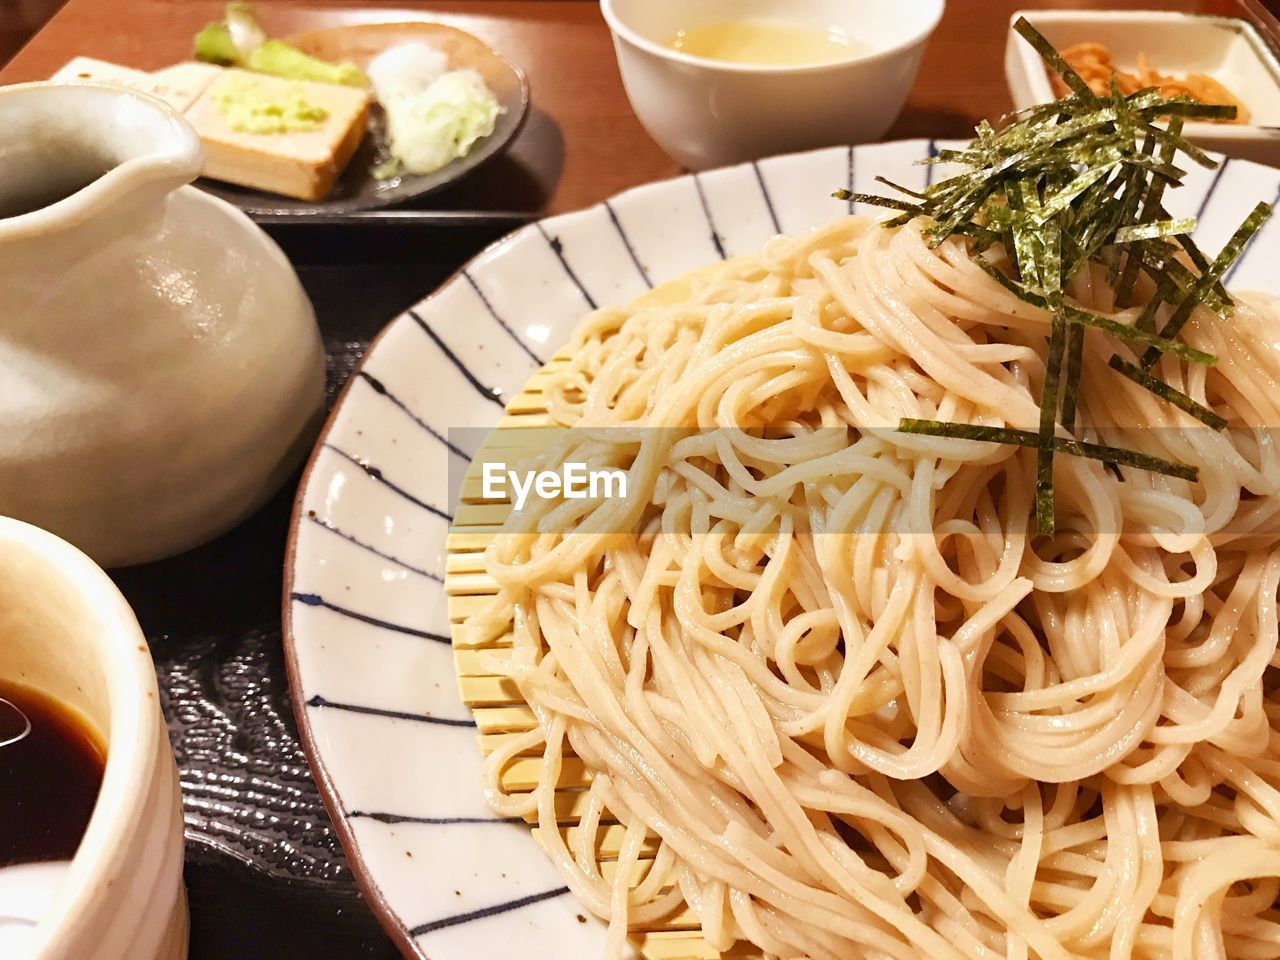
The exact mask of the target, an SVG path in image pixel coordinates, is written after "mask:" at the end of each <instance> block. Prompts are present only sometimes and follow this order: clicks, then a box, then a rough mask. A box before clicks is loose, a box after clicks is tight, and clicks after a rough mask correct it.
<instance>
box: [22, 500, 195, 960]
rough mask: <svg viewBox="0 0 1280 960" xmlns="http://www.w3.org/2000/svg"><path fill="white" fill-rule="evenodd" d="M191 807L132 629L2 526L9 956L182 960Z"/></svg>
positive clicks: (38, 535)
mask: <svg viewBox="0 0 1280 960" xmlns="http://www.w3.org/2000/svg"><path fill="white" fill-rule="evenodd" d="M182 853H183V842H182V799H181V795H180V793H179V790H178V776H177V768H176V766H175V764H174V760H173V753H172V751H171V749H170V747H169V740H168V735H167V732H166V728H165V724H164V718H163V716H162V714H161V711H160V701H159V695H158V691H157V689H156V677H155V667H154V665H153V663H152V660H151V655H150V652H149V651H148V648H147V643H146V639H145V637H144V636H143V634H142V631H141V629H140V628H139V627H138V621H137V619H136V618H135V617H134V615H133V611H131V610H130V609H129V606H128V604H127V603H126V602H125V600H124V598H123V597H122V596H121V595H120V592H119V590H117V589H116V587H115V585H114V584H113V583H112V582H111V580H110V579H109V578H108V577H107V575H106V574H105V573H103V572H102V570H101V569H99V568H98V567H97V566H96V565H95V564H94V563H93V561H91V560H90V559H89V558H88V557H86V556H85V555H84V554H83V553H81V552H80V551H79V550H77V549H75V548H74V547H72V546H71V545H70V544H68V543H66V542H65V541H63V540H60V539H58V538H57V537H55V536H53V535H52V534H49V533H46V532H44V531H42V530H39V529H37V528H36V527H32V526H29V525H28V524H25V523H19V522H18V521H16V520H10V519H7V518H0V957H3V958H4V960H183V958H185V957H186V955H187V905H186V894H185V891H184V889H183V885H182Z"/></svg>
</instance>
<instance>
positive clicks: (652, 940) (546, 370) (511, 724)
mask: <svg viewBox="0 0 1280 960" xmlns="http://www.w3.org/2000/svg"><path fill="white" fill-rule="evenodd" d="M725 266H726V265H720V264H717V265H716V269H718V270H723V269H725ZM727 266H728V268H729V269H732V262H730V263H729V264H728V265H727ZM692 276H693V275H690V276H687V277H682V278H680V279H678V280H675V281H672V282H671V283H670V284H666V285H664V286H662V287H659V288H657V289H656V290H654V291H652V292H650V293H649V294H646V295H645V297H643V298H642V299H641V300H640V301H637V305H643V304H655V303H661V302H669V301H672V300H676V299H680V298H682V297H684V296H686V295H687V292H688V289H689V283H690V280H691V279H692ZM568 360H569V355H568V353H567V352H566V351H565V350H561V351H560V352H559V353H557V354H556V356H555V357H553V358H552V359H551V360H550V361H549V362H548V363H547V364H546V366H544V367H543V368H542V369H541V370H539V371H538V372H537V373H536V374H534V375H533V377H532V378H531V379H530V381H529V382H528V384H526V385H525V388H524V390H523V391H522V392H521V393H520V394H518V395H517V396H515V397H514V398H512V400H511V401H510V402H509V403H508V404H507V413H506V416H505V417H504V418H503V420H502V421H501V422H500V423H499V424H498V427H497V428H495V430H494V432H493V433H491V434H490V435H489V438H488V439H487V440H486V442H485V445H484V447H483V448H482V450H481V452H480V453H479V454H478V455H477V456H476V458H475V460H474V461H473V462H472V466H471V468H469V469H468V471H467V476H466V479H465V480H464V482H463V485H462V490H461V494H460V496H459V502H458V506H457V508H456V509H455V511H454V521H453V526H452V528H451V529H450V532H449V538H448V542H447V550H448V560H447V566H446V572H445V593H446V595H447V596H448V598H449V621H450V623H451V624H455V625H456V624H458V623H461V622H462V621H463V620H465V619H466V618H467V617H468V616H470V614H471V613H473V612H474V611H476V610H477V609H479V608H480V607H481V606H482V605H483V604H485V603H486V602H487V601H488V600H489V598H490V597H492V596H493V595H494V594H495V593H496V592H497V584H496V583H495V582H494V581H493V580H492V579H491V578H490V577H489V576H488V574H487V573H485V569H484V550H485V547H486V546H488V544H489V541H490V539H492V537H493V535H494V534H495V533H496V532H497V530H498V528H499V527H500V526H501V524H502V522H503V521H504V520H505V519H506V516H507V514H508V513H509V512H510V510H511V503H510V501H502V502H499V501H495V500H482V499H481V496H480V494H481V485H480V476H479V469H478V467H477V465H478V464H481V463H484V462H485V461H486V460H489V461H501V462H505V463H514V462H518V461H519V460H520V459H522V457H523V456H528V455H529V454H531V453H532V452H534V450H536V449H537V448H538V447H541V446H542V445H543V444H544V443H545V442H546V440H547V437H548V433H547V431H548V429H552V428H554V427H555V424H554V423H553V422H552V421H551V419H550V417H549V416H548V415H547V412H546V406H545V405H544V403H543V385H544V384H545V383H546V380H547V377H548V376H550V374H551V373H552V372H554V371H556V370H558V369H561V368H563V367H564V365H565V364H566V363H567V362H568ZM510 644H511V638H510V636H506V637H503V638H501V639H499V640H496V641H494V642H492V643H489V644H485V645H484V646H482V647H477V646H465V645H463V644H461V643H459V641H458V637H457V633H456V631H455V633H454V644H453V651H454V654H453V655H454V665H455V667H456V669H457V672H458V686H459V689H460V690H461V693H462V700H463V702H464V703H466V705H467V706H468V707H470V708H471V710H472V712H473V713H474V714H475V719H476V724H477V725H478V727H479V730H480V733H479V737H478V739H479V746H480V749H481V751H483V753H484V754H485V755H486V756H487V755H488V754H489V753H491V752H492V751H493V750H494V749H495V748H496V747H497V746H498V745H499V744H501V743H502V742H503V741H504V740H505V739H506V738H509V737H512V736H515V735H516V734H518V733H521V732H524V731H527V730H529V729H530V728H532V727H533V725H534V717H533V712H532V711H531V710H530V709H529V706H528V704H526V703H525V702H524V700H523V699H522V698H521V696H520V692H519V690H517V689H516V686H515V684H514V683H512V682H511V681H509V680H507V679H506V678H504V677H498V676H494V675H493V673H492V672H491V671H490V670H489V669H487V667H486V664H485V661H486V660H489V661H491V660H492V658H493V657H494V656H500V655H501V653H502V651H503V650H504V649H508V650H509V649H510ZM541 763H542V758H541V756H539V755H537V754H534V755H531V756H525V757H521V758H520V759H518V760H516V761H514V762H513V763H511V764H509V765H508V766H507V769H506V771H505V773H504V774H503V777H502V782H503V784H504V786H505V787H506V788H507V789H508V790H510V791H512V792H519V791H521V790H530V789H532V788H533V786H534V784H535V783H536V782H537V780H538V770H539V767H540V766H541ZM589 777H590V775H589V774H588V773H587V771H585V770H584V769H583V765H582V763H581V761H579V760H578V759H577V758H576V757H569V756H566V759H565V763H564V766H563V768H562V770H561V775H560V784H559V787H558V789H557V791H556V805H557V806H556V810H557V815H558V819H559V827H560V831H561V832H562V833H563V834H564V835H565V836H566V837H567V838H572V837H573V836H574V833H575V831H576V830H577V829H578V820H579V816H580V813H581V809H580V807H581V801H582V799H583V797H584V794H583V792H582V790H583V788H584V787H585V786H586V785H587V784H588V783H589V782H590V779H589ZM477 789H479V785H478V784H477ZM536 819H537V817H536V815H535V816H533V817H530V820H531V822H532V821H536ZM623 832H624V828H623V827H621V826H620V825H618V824H617V823H616V821H614V822H608V821H606V822H605V824H604V825H603V826H602V828H601V830H600V832H599V834H598V838H597V849H598V850H599V851H600V858H601V862H602V867H603V869H604V873H605V876H606V877H610V876H611V872H610V864H611V863H613V862H614V861H616V859H617V856H618V849H619V846H620V845H621V843H622V836H623ZM532 833H533V835H534V837H535V838H536V837H538V835H539V830H538V828H537V827H536V826H535V827H532ZM656 846H657V844H656V841H654V839H653V838H652V837H651V838H650V839H649V840H647V841H646V843H645V849H644V851H643V853H642V855H641V863H640V864H639V869H638V870H637V871H636V874H635V876H633V877H632V878H631V883H632V885H633V886H634V885H635V884H637V883H639V882H640V881H641V880H642V879H643V878H644V875H645V873H646V872H647V870H648V866H649V864H650V863H651V862H652V860H651V858H652V857H653V854H654V852H655V850H656ZM632 942H633V943H634V944H635V945H636V947H637V948H638V949H639V950H640V952H641V953H642V954H643V955H644V956H645V957H647V958H649V960H716V958H720V957H724V958H726V960H728V958H733V960H747V958H752V957H759V956H760V954H759V951H756V950H749V949H744V948H743V947H735V948H734V949H733V950H732V951H730V952H729V953H726V954H721V953H720V952H718V951H716V950H713V949H712V948H711V947H709V946H708V945H707V942H706V940H704V939H703V937H702V931H701V929H700V927H699V924H698V921H697V918H696V917H695V916H694V915H693V914H692V912H691V911H689V910H687V909H685V910H682V911H680V912H679V913H676V914H674V915H672V916H670V917H668V918H667V919H666V921H665V922H664V923H663V924H662V925H661V926H657V927H653V928H651V929H644V930H634V931H633V932H632ZM575 960H577V958H575ZM581 960H594V958H588V957H583V958H581Z"/></svg>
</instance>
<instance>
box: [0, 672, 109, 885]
mask: <svg viewBox="0 0 1280 960" xmlns="http://www.w3.org/2000/svg"><path fill="white" fill-rule="evenodd" d="M28 724H30V730H28V729H27V726H28ZM24 731H26V732H25V734H24ZM104 763H105V757H104V754H103V751H102V749H101V747H100V746H99V745H98V741H97V737H96V736H95V735H94V734H93V733H91V732H90V731H88V730H86V729H85V728H84V727H83V726H82V725H81V723H80V720H79V718H78V717H77V716H75V715H74V714H73V713H71V711H69V710H68V709H67V708H66V707H64V706H62V705H61V704H60V703H58V702H57V701H56V700H52V699H50V698H49V697H46V696H45V695H43V694H41V693H37V692H35V691H33V690H29V689H27V688H26V687H19V686H16V685H12V684H7V683H3V682H0V867H6V866H9V865H11V864H15V863H36V862H40V861H44V860H70V859H71V857H72V856H73V855H74V854H75V852H76V847H78V846H79V845H80V838H81V837H83V836H84V831H85V828H86V827H87V826H88V825H89V817H90V815H91V814H92V813H93V805H94V802H95V801H96V800H97V799H98V790H99V788H100V787H101V786H102V768H103V766H104Z"/></svg>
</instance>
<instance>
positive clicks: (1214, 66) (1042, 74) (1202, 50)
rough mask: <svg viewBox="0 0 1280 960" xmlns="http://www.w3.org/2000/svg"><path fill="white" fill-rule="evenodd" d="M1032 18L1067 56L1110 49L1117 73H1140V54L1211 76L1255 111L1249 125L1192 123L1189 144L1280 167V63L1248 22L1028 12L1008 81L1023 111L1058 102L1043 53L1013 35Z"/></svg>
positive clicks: (1159, 66)
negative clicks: (1081, 46) (1078, 46)
mask: <svg viewBox="0 0 1280 960" xmlns="http://www.w3.org/2000/svg"><path fill="white" fill-rule="evenodd" d="M1023 16H1025V17H1026V18H1027V20H1028V21H1030V23H1031V25H1032V26H1034V27H1035V28H1036V29H1037V30H1039V31H1040V32H1041V33H1043V34H1044V35H1045V37H1046V38H1047V39H1048V40H1049V42H1050V43H1052V44H1053V45H1054V46H1055V47H1056V48H1058V49H1059V50H1062V49H1064V48H1066V47H1069V46H1071V45H1072V44H1075V43H1081V42H1085V41H1095V42H1097V43H1101V44H1103V45H1105V46H1106V47H1107V48H1108V49H1109V50H1110V51H1111V55H1112V59H1113V60H1114V62H1115V64H1116V66H1117V67H1119V68H1120V69H1122V70H1132V69H1134V68H1135V67H1136V64H1137V58H1138V54H1139V53H1145V54H1146V55H1147V57H1148V58H1149V59H1150V62H1151V64H1152V66H1153V67H1154V68H1155V69H1156V70H1158V71H1160V72H1161V73H1164V74H1172V75H1175V76H1184V75H1185V74H1188V73H1205V74H1208V75H1209V76H1212V77H1213V78H1214V79H1216V80H1218V81H1219V82H1220V83H1222V84H1223V85H1224V86H1226V87H1227V89H1228V90H1230V91H1231V92H1232V93H1233V94H1235V96H1236V97H1238V98H1239V99H1240V101H1241V102H1242V103H1243V104H1244V105H1245V106H1246V107H1248V109H1249V112H1250V114H1251V115H1252V119H1251V122H1250V123H1248V124H1228V123H1209V122H1205V121H1191V122H1188V123H1187V124H1186V126H1185V128H1184V130H1183V134H1184V135H1185V136H1186V137H1187V139H1189V140H1191V141H1193V142H1195V143H1197V144H1199V145H1200V146H1202V147H1204V148H1206V149H1209V150H1217V151H1220V152H1222V153H1225V154H1227V155H1228V156H1232V157H1243V158H1245V159H1249V160H1256V161H1259V162H1261V163H1270V164H1280V62H1278V61H1277V59H1276V56H1275V54H1274V53H1272V51H1271V50H1270V49H1269V48H1268V47H1267V45H1266V44H1265V43H1264V42H1263V40H1262V38H1261V37H1260V36H1259V35H1258V32H1257V31H1256V30H1255V29H1254V28H1253V26H1252V25H1251V24H1249V23H1246V22H1245V21H1243V20H1237V19H1232V18H1228V17H1212V16H1198V15H1194V14H1185V13H1168V12H1143V11H1128V10H1125V11H1120V10H1115V11H1098V10H1094V11H1068V10H1024V11H1019V12H1017V13H1015V14H1014V15H1013V17H1012V18H1011V19H1010V27H1009V39H1008V43H1007V46H1006V48H1005V76H1006V78H1007V80H1008V83H1009V91H1010V93H1011V94H1012V95H1013V102H1014V106H1015V108H1017V109H1018V110H1022V109H1025V108H1026V107H1029V106H1032V105H1033V104H1037V103H1046V102H1048V101H1050V100H1053V99H1054V93H1053V88H1052V86H1051V85H1050V82H1049V74H1048V72H1047V70H1046V69H1045V65H1044V62H1043V61H1042V60H1041V59H1040V56H1039V54H1037V53H1036V52H1035V50H1033V49H1032V48H1031V45H1030V44H1029V43H1027V42H1026V41H1025V40H1023V39H1022V37H1020V36H1019V35H1018V34H1017V33H1015V32H1014V30H1013V23H1015V22H1016V21H1017V19H1018V18H1019V17H1023Z"/></svg>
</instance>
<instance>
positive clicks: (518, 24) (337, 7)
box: [0, 0, 1280, 213]
mask: <svg viewBox="0 0 1280 960" xmlns="http://www.w3.org/2000/svg"><path fill="white" fill-rule="evenodd" d="M1244 2H1248V0H1065V2H1064V0H1058V2H1056V3H1055V2H1052V0H1050V2H1045V0H951V2H950V3H949V4H948V7H947V12H946V14H945V15H944V17H943V19H942V23H941V24H940V25H939V27H938V30H937V33H936V34H935V35H934V37H933V39H932V41H931V43H930V45H929V48H928V50H927V52H926V54H925V57H924V63H923V65H922V67H921V70H920V75H919V78H918V79H917V81H916V85H915V88H914V90H913V91H912V94H911V98H910V101H909V103H908V105H907V107H906V110H905V111H904V112H903V114H902V116H901V117H899V118H898V121H897V123H895V124H894V126H893V129H892V130H891V131H890V133H889V138H890V139H894V138H898V137H915V136H933V137H958V136H966V135H967V134H968V133H970V132H971V131H972V129H973V126H974V124H975V123H976V122H977V121H978V120H979V119H981V118H983V117H998V116H999V115H1001V114H1003V113H1004V112H1006V111H1008V110H1009V109H1010V108H1011V106H1012V104H1011V101H1010V99H1009V93H1008V90H1007V88H1006V86H1005V80H1004V68H1003V64H1004V43H1005V33H1006V29H1007V24H1008V21H1009V15H1010V14H1011V13H1012V12H1013V11H1014V10H1016V9H1019V8H1027V7H1072V8H1083V9H1088V8H1091V7H1092V8H1097V7H1105V8H1119V7H1126V8H1127V7H1133V8H1144V9H1176V10H1184V11H1192V12H1201V13H1226V14H1233V15H1235V14H1239V13H1241V12H1242V9H1243V3H1244ZM1253 2H1254V3H1255V4H1257V3H1260V2H1265V3H1267V5H1269V6H1271V7H1272V9H1273V10H1274V9H1275V6H1276V4H1277V2H1280V0H1253ZM257 7H258V9H259V12H260V15H261V18H262V20H263V21H264V24H265V25H266V27H267V29H268V32H270V33H271V34H273V35H286V34H288V33H291V32H294V31H299V30H306V29H313V28H315V27H320V26H328V25H333V24H335V23H342V22H360V21H362V22H376V21H385V20H396V19H432V20H439V21H441V22H444V23H448V24H450V25H452V26H456V27H460V28H461V29H463V30H467V31H470V32H471V33H474V34H475V35H477V36H479V37H480V38H482V39H483V40H485V41H486V42H488V43H489V44H490V45H491V46H492V47H494V48H495V49H496V50H498V51H499V52H500V53H502V54H504V55H505V56H506V57H508V58H509V59H510V60H512V61H513V62H515V63H517V64H519V65H520V66H521V67H523V68H524V69H525V71H526V72H527V73H528V75H529V81H530V86H531V90H532V94H533V103H534V110H533V113H532V114H531V117H530V121H529V123H528V125H527V126H526V128H525V130H524V132H523V133H522V134H521V136H520V138H519V139H518V141H517V142H516V143H515V144H514V146H513V148H512V150H511V152H510V153H509V154H508V156H507V157H505V158H504V159H502V160H501V161H499V162H498V163H496V164H493V165H490V167H489V168H487V169H485V170H482V171H480V172H478V173H477V174H476V175H475V176H474V177H473V178H471V179H470V180H469V181H467V182H466V183H464V184H462V185H460V186H459V187H457V188H454V189H451V190H449V191H447V192H446V193H445V194H441V195H437V196H436V197H434V198H431V199H430V200H429V201H426V202H425V203H424V205H425V206H428V207H437V208H442V209H488V210H494V209H509V210H523V211H542V212H549V213H555V212H560V211H564V210H573V209H576V208H578V207H583V206H587V205H589V204H592V203H595V202H597V201H599V200H602V199H604V198H605V197H608V196H610V195H612V194H614V193H616V192H618V191H619V190H622V189H625V188H626V187H630V186H634V185H635V184H639V183H644V182H646V181H649V180H654V179H657V178H661V177H668V176H671V175H673V174H675V173H677V172H679V167H678V166H677V165H676V163H675V162H674V161H672V160H670V159H669V158H668V157H667V156H666V155H665V154H663V153H662V151H661V150H659V149H658V147H657V145H656V144H655V143H654V142H653V141H652V140H650V139H649V136H648V135H647V134H646V133H645V132H644V129H643V128H642V127H641V126H640V124H639V122H638V121H637V120H636V118H635V115H634V114H633V113H632V112H631V108H630V106H629V105H628V103H627V99H626V95H625V94H624V92H623V89H622V82H621V79H620V78H619V76H618V69H617V65H616V63H615V60H614V55H613V48H612V44H611V42H610V37H609V31H608V29H607V28H606V27H605V24H604V21H603V19H602V17H601V15H600V11H599V8H598V6H597V4H596V3H593V2H588V0H420V2H413V0H395V2H379V0H366V2H362V3H355V2H349V3H346V4H336V3H327V2H314V0H313V2H298V0H259V2H258V4H257ZM222 9H223V0H69V2H68V3H67V4H66V6H65V7H63V8H62V10H61V11H60V12H59V13H58V14H57V15H56V16H55V17H54V18H53V19H52V20H51V21H50V22H49V24H48V25H47V26H46V27H45V28H44V29H43V30H42V31H41V32H40V33H39V34H37V35H36V37H35V38H34V39H33V40H32V41H31V42H30V43H29V44H28V45H27V46H26V47H25V48H24V49H23V50H22V51H21V52H19V53H18V54H17V56H16V57H14V59H13V60H12V61H11V62H10V63H9V64H8V66H6V67H5V68H4V69H3V70H0V83H15V82H19V81H24V80H38V79H44V78H46V77H48V76H49V75H50V74H51V73H53V72H54V71H55V70H57V69H58V68H59V67H60V66H62V64H64V63H66V61H67V60H69V59H71V58H72V57H73V56H76V55H77V54H86V55H89V56H93V57H97V58H99V59H103V60H109V61H112V62H115V63H121V64H126V65H129V66H133V67H139V68H144V69H154V68H158V67H163V66H166V65H168V64H170V63H173V62H175V61H178V60H181V59H183V58H185V57H187V56H189V54H190V52H191V40H192V37H193V36H194V35H195V33H196V32H197V31H198V30H199V29H200V28H201V27H202V26H203V25H204V24H205V23H207V22H208V21H210V20H213V19H217V18H219V17H220V16H221V14H222ZM832 95H833V96H837V95H838V92H837V91H833V92H832Z"/></svg>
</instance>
